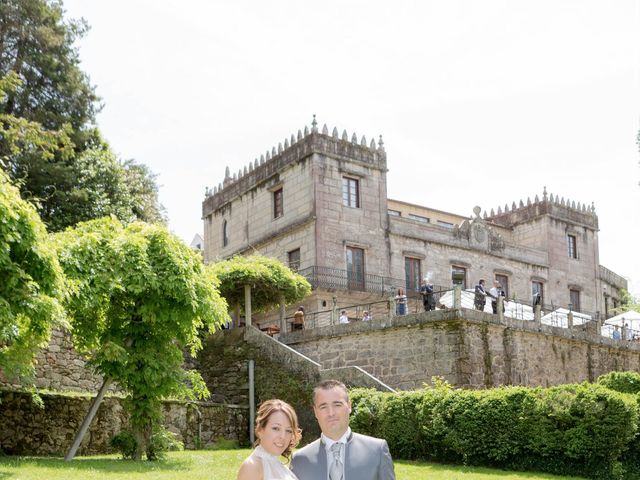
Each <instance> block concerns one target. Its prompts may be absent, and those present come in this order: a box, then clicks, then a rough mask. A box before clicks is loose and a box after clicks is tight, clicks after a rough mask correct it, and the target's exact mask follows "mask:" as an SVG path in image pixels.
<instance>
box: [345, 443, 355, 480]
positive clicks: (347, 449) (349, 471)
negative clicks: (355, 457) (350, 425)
mask: <svg viewBox="0 0 640 480" xmlns="http://www.w3.org/2000/svg"><path fill="white" fill-rule="evenodd" d="M352 440H353V432H351V433H350V434H349V436H348V437H347V443H346V444H345V446H344V478H345V479H347V478H356V477H355V474H354V472H353V471H352V469H353V467H352V465H353V462H352V461H351V450H352V449H351V441H352Z"/></svg>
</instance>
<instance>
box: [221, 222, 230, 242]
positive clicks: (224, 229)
mask: <svg viewBox="0 0 640 480" xmlns="http://www.w3.org/2000/svg"><path fill="white" fill-rule="evenodd" d="M227 245H229V229H228V226H227V221H226V220H224V221H223V222H222V246H223V247H226V246H227Z"/></svg>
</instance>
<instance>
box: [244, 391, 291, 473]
mask: <svg viewBox="0 0 640 480" xmlns="http://www.w3.org/2000/svg"><path fill="white" fill-rule="evenodd" d="M256 437H257V439H256V442H255V444H254V446H255V448H254V450H253V452H251V455H249V457H247V459H246V460H245V461H244V462H242V465H241V466H240V470H239V471H238V477H237V480H298V479H297V477H296V476H295V475H294V474H293V472H291V470H289V468H288V467H287V466H286V465H285V464H283V463H282V461H281V460H280V457H284V458H285V459H286V460H287V462H289V461H290V460H291V450H292V449H293V448H294V447H295V446H296V445H297V444H298V442H299V441H300V437H301V430H300V429H299V428H298V416H297V415H296V412H295V410H294V409H293V407H292V406H291V405H289V404H288V403H287V402H283V401H282V400H275V399H274V400H267V401H265V402H262V404H261V405H260V408H259V409H258V415H257V418H256Z"/></svg>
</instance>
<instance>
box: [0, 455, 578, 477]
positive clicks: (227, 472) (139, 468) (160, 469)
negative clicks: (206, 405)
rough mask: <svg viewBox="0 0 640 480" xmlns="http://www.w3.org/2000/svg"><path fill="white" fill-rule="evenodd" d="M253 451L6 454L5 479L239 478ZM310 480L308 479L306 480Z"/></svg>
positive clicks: (416, 466) (462, 472)
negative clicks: (133, 457) (67, 456)
mask: <svg viewBox="0 0 640 480" xmlns="http://www.w3.org/2000/svg"><path fill="white" fill-rule="evenodd" d="M249 452H250V450H247V449H243V450H216V451H204V450H199V451H186V452H171V453H170V454H169V456H168V458H167V460H165V461H162V462H131V461H124V460H120V459H118V458H117V457H116V456H114V455H101V456H95V457H78V458H76V459H75V460H73V461H72V462H65V461H63V460H62V459H59V458H45V457H0V480H41V479H47V480H74V479H78V480H80V479H82V480H91V479H107V480H113V479H122V480H124V479H127V480H139V479H140V480H142V479H144V480H149V479H153V480H178V479H180V480H184V479H189V480H205V479H206V480H235V478H236V473H237V472H238V468H239V466H240V463H241V462H242V461H243V460H244V459H245V458H246V457H247V455H248V454H249ZM395 469H396V477H397V479H398V480H422V479H426V478H428V479H430V480H445V479H446V480H496V479H497V478H500V479H501V480H525V479H526V480H543V479H561V478H565V479H566V478H577V477H559V476H555V475H543V474H534V473H519V472H518V473H516V472H505V471H502V470H493V469H489V468H470V467H459V466H449V465H439V464H435V463H422V462H421V463H418V462H404V461H396V462H395ZM301 480H304V479H301Z"/></svg>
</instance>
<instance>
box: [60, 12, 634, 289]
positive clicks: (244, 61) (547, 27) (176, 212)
mask: <svg viewBox="0 0 640 480" xmlns="http://www.w3.org/2000/svg"><path fill="white" fill-rule="evenodd" d="M65 8H66V10H67V17H71V18H78V17H84V18H85V19H86V20H87V21H88V23H89V24H90V26H91V31H90V32H89V33H88V35H87V36H86V38H85V39H83V40H82V42H81V43H80V55H81V58H82V62H83V64H82V68H83V69H84V70H85V71H86V72H87V73H88V74H89V75H90V77H91V81H92V83H94V84H95V85H97V92H98V94H99V95H100V96H101V97H102V98H103V101H104V103H105V107H104V109H103V111H102V113H101V114H100V115H99V117H98V124H99V126H100V128H101V130H102V132H103V134H104V135H105V137H106V138H107V139H108V140H109V142H110V143H111V145H112V147H113V148H114V150H115V151H116V152H118V154H119V155H120V156H121V157H122V158H134V159H135V160H137V161H139V162H142V163H145V164H147V165H148V166H149V167H150V168H151V169H152V170H153V171H154V172H155V173H157V174H158V175H159V177H158V183H159V184H160V186H161V188H160V200H161V202H162V203H163V204H164V205H165V207H166V208H167V210H168V214H169V222H170V228H171V229H172V230H173V231H174V232H175V233H176V234H178V235H179V236H180V237H182V238H183V239H184V240H185V241H187V242H190V241H191V239H192V238H193V236H194V234H195V233H196V232H202V221H201V218H200V216H201V203H202V201H203V199H204V191H205V187H207V186H209V187H213V186H214V185H217V184H218V183H219V182H221V181H222V179H223V176H224V169H225V166H227V165H228V166H229V167H230V168H231V172H232V173H233V172H237V171H238V170H239V169H241V168H243V167H244V166H245V165H248V163H249V162H250V161H253V160H254V159H255V158H259V157H260V155H261V154H263V153H265V152H266V151H267V150H271V147H272V146H274V145H275V146H277V144H278V142H283V141H284V139H285V138H288V137H290V135H291V134H292V133H296V132H297V130H298V129H303V128H304V125H305V124H307V125H309V124H310V122H311V118H312V114H314V113H315V114H317V118H318V122H319V126H320V128H321V127H322V125H323V124H324V123H327V125H328V127H329V130H332V129H333V127H334V126H337V127H338V130H339V131H340V133H342V130H343V129H346V130H347V132H348V134H349V138H351V134H352V133H353V132H354V131H355V132H357V134H358V138H360V137H361V136H362V135H363V134H364V135H366V137H367V141H369V139H370V138H371V136H372V135H375V136H376V138H377V135H379V134H382V136H383V139H384V142H385V148H386V150H387V163H388V168H389V172H388V177H387V178H388V193H389V197H390V198H394V199H397V200H404V201H407V202H412V203H417V204H420V205H425V206H429V207H433V208H437V209H440V210H445V211H450V212H454V213H458V214H461V215H472V209H473V207H474V206H475V205H480V206H481V207H482V208H483V209H486V210H487V211H489V210H490V209H491V208H495V209H497V207H498V205H501V206H502V207H503V208H504V205H505V203H508V204H509V206H511V203H512V202H513V201H516V203H517V202H518V201H519V200H520V199H523V200H524V201H526V198H527V196H529V197H531V198H532V199H533V197H534V196H535V195H536V194H538V195H541V194H542V189H543V187H544V186H546V187H547V190H548V191H549V192H550V193H553V194H554V195H555V194H559V195H561V196H563V197H565V198H570V199H572V200H575V201H576V202H578V201H580V202H582V203H584V202H587V203H588V204H591V202H592V201H593V202H595V206H596V213H597V214H598V217H599V221H600V229H601V230H600V234H599V239H600V263H601V264H602V265H604V266H606V267H607V268H610V269H612V270H614V271H615V272H616V273H618V274H620V275H623V276H625V277H627V278H629V279H630V280H632V281H633V284H632V285H631V288H630V289H631V291H632V292H634V293H635V294H636V295H640V248H639V242H638V240H639V239H640V186H638V182H639V181H640V167H639V165H638V161H639V160H640V154H639V153H638V146H637V145H636V144H635V138H636V134H637V133H638V130H639V129H640V0H616V1H606V0H602V1H588V0H575V1H568V0H553V1H546V0H545V1H540V0H536V1H533V0H531V1H520V0H515V1H514V0H505V1H487V0H485V1H482V2H478V1H472V0H467V1H452V0H439V1H414V2H412V1H402V0H395V1H393V2H392V1H387V2H382V1H377V0H368V1H348V2H347V1H323V2H304V1H300V0H297V1H295V0H290V1H269V2H265V1H258V0H255V1H246V0H240V1H238V0H234V1H223V0H215V1H212V0H209V1H207V0H179V1H178V0H175V1H173V0H171V1H170V0H66V1H65Z"/></svg>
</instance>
